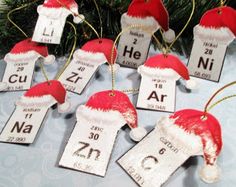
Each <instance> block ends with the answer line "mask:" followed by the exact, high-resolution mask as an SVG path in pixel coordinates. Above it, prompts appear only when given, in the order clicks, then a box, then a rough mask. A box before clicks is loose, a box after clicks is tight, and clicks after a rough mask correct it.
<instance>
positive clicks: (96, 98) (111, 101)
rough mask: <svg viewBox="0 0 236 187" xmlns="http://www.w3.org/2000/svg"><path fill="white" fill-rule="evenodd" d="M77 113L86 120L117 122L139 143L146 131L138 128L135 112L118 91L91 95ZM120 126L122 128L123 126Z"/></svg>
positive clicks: (124, 95) (125, 96)
mask: <svg viewBox="0 0 236 187" xmlns="http://www.w3.org/2000/svg"><path fill="white" fill-rule="evenodd" d="M77 113H82V114H83V115H85V116H87V117H88V118H96V119H97V118H99V119H109V120H119V121H121V124H123V125H125V124H128V126H129V127H130V128H131V129H132V130H131V131H130V137H131V138H132V139H133V140H134V141H140V140H141V139H142V138H143V137H144V136H145V135H146V133H147V132H146V130H145V129H144V128H142V127H138V124H137V112H136V110H135V108H134V106H133V104H132V103H131V102H130V100H129V98H128V96H127V95H126V94H124V93H123V92H120V91H111V90H107V91H102V92H98V93H96V94H94V95H92V96H91V97H90V98H89V100H88V101H87V103H86V104H85V105H81V106H79V108H78V109H77ZM123 125H122V126H123Z"/></svg>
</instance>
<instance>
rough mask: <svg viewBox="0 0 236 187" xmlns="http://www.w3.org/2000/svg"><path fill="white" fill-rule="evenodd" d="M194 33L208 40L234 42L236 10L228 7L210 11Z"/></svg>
mask: <svg viewBox="0 0 236 187" xmlns="http://www.w3.org/2000/svg"><path fill="white" fill-rule="evenodd" d="M194 32H195V33H197V34H198V35H200V36H202V37H205V38H208V39H217V40H220V41H221V40H222V41H224V40H229V41H230V42H232V41H233V40H234V38H235V36H236V10H234V9H233V8H231V7H227V6H224V7H218V8H214V9H211V10H208V11H207V12H206V13H205V14H204V15H203V16H202V18H201V20H200V23H199V25H197V26H196V28H195V29H194Z"/></svg>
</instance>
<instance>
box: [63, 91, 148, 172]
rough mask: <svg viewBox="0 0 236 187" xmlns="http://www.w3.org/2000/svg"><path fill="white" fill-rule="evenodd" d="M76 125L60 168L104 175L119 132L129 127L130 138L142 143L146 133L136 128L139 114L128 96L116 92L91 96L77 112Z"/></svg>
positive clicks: (142, 129) (140, 128) (104, 92)
mask: <svg viewBox="0 0 236 187" xmlns="http://www.w3.org/2000/svg"><path fill="white" fill-rule="evenodd" d="M76 117H77V123H76V125H75V128H74V130H73V132H72V135H71V137H70V139H69V141H68V144H67V146H66V148H65V150H64V153H63V155H62V158H61V160H60V163H59V165H60V166H63V167H66V168H71V169H75V170H79V171H83V172H86V173H91V174H95V175H99V176H105V173H106V170H107V166H108V162H109V159H110V156H111V152H112V148H113V146H114V142H115V139H116V136H117V133H118V131H119V129H120V128H121V127H122V126H124V125H125V124H128V125H129V127H130V128H131V129H132V130H131V132H130V137H131V138H132V139H133V140H134V141H139V140H141V139H142V138H143V137H144V136H145V135H146V130H145V129H144V128H142V127H138V125H137V112H136V110H135V108H134V106H133V105H132V103H131V102H130V100H129V98H128V96H127V95H126V94H124V93H122V92H119V91H116V90H113V91H112V90H108V91H102V92H98V93H96V94H94V95H93V96H91V97H90V99H89V100H88V101H87V103H86V104H85V105H81V106H79V107H78V109H77V111H76Z"/></svg>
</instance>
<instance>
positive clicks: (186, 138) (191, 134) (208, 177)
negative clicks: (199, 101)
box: [158, 109, 222, 183]
mask: <svg viewBox="0 0 236 187" xmlns="http://www.w3.org/2000/svg"><path fill="white" fill-rule="evenodd" d="M158 126H159V128H160V129H162V130H165V132H167V133H168V134H169V135H171V137H172V138H173V141H175V142H179V143H181V144H182V145H183V146H184V147H185V148H187V149H188V150H190V151H191V153H192V154H193V156H194V155H203V156H204V160H205V164H204V167H203V168H202V169H201V170H200V177H201V178H202V180H204V181H205V182H207V183H213V182H216V181H218V180H219V178H220V169H219V167H218V166H217V164H216V159H217V157H218V155H219V154H220V151H221V148H222V137H221V127H220V124H219V122H218V121H217V119H216V118H215V117H214V116H212V115H211V114H209V113H206V114H205V113H204V112H202V111H198V110H192V109H185V110H180V111H178V112H175V113H174V114H173V115H171V116H170V117H169V118H168V117H164V118H162V119H161V120H160V121H159V122H158Z"/></svg>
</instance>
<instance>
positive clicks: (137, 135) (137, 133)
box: [129, 127, 147, 142]
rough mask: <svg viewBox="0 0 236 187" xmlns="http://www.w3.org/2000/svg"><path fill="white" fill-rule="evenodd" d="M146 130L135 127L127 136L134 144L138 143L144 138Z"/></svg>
mask: <svg viewBox="0 0 236 187" xmlns="http://www.w3.org/2000/svg"><path fill="white" fill-rule="evenodd" d="M146 134H147V130H146V129H145V128H143V127H136V128H133V129H131V131H130V132H129V136H130V138H131V139H132V140H134V141H135V142H139V141H140V140H142V139H143V137H144V136H146Z"/></svg>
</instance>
